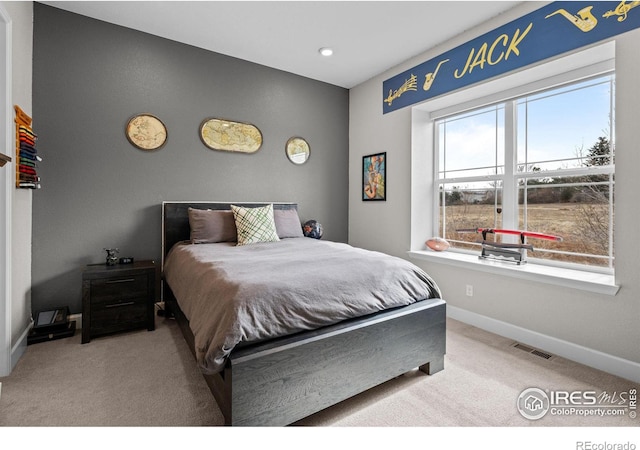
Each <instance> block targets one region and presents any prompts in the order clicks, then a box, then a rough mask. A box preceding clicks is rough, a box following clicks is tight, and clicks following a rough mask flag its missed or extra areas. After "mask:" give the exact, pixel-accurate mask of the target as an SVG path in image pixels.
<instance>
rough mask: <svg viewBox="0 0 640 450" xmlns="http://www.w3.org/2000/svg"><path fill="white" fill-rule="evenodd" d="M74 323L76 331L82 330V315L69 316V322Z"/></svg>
mask: <svg viewBox="0 0 640 450" xmlns="http://www.w3.org/2000/svg"><path fill="white" fill-rule="evenodd" d="M73 320H75V321H76V330H79V329H80V328H82V314H69V322H71V321H73Z"/></svg>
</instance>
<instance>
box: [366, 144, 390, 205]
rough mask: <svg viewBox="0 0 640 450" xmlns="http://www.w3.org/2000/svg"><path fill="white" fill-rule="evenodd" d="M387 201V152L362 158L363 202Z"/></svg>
mask: <svg viewBox="0 0 640 450" xmlns="http://www.w3.org/2000/svg"><path fill="white" fill-rule="evenodd" d="M386 199H387V152H383V153H376V154H373V155H367V156H363V157H362V200H363V201H374V200H382V201H384V200H386Z"/></svg>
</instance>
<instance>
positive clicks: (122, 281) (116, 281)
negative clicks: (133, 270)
mask: <svg viewBox="0 0 640 450" xmlns="http://www.w3.org/2000/svg"><path fill="white" fill-rule="evenodd" d="M132 281H136V279H135V278H127V279H125V280H108V281H105V282H104V283H105V284H114V283H130V282H132Z"/></svg>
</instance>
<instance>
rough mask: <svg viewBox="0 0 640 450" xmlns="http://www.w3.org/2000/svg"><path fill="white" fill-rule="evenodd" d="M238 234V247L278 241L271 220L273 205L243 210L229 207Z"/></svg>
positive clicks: (232, 206) (243, 208)
mask: <svg viewBox="0 0 640 450" xmlns="http://www.w3.org/2000/svg"><path fill="white" fill-rule="evenodd" d="M231 211H233V217H234V219H235V222H236V230H237V232H238V245H249V244H255V243H258V242H276V241H279V240H280V238H279V237H278V232H277V231H276V223H275V220H274V219H273V205H271V204H270V205H267V206H261V207H259V208H245V207H243V206H236V205H231Z"/></svg>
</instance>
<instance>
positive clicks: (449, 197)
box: [439, 182, 502, 248]
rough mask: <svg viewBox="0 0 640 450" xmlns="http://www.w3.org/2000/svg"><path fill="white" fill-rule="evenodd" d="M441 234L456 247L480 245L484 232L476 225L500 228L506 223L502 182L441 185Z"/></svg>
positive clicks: (475, 246)
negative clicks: (478, 230)
mask: <svg viewBox="0 0 640 450" xmlns="http://www.w3.org/2000/svg"><path fill="white" fill-rule="evenodd" d="M439 193H440V226H439V228H440V230H439V231H440V236H442V237H444V238H445V239H447V240H448V241H449V243H450V244H451V245H452V247H455V248H478V244H473V245H469V244H468V243H476V241H478V240H480V239H481V236H480V235H479V234H477V233H473V232H461V231H460V230H472V229H476V228H500V227H501V226H502V207H501V203H502V183H501V182H494V183H487V182H477V183H465V184H464V186H459V185H453V184H451V183H443V184H441V185H440V190H439Z"/></svg>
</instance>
